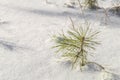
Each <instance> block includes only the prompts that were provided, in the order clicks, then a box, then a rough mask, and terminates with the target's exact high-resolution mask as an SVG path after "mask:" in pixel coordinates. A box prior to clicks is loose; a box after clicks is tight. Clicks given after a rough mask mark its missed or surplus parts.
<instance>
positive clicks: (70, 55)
mask: <svg viewBox="0 0 120 80" xmlns="http://www.w3.org/2000/svg"><path fill="white" fill-rule="evenodd" d="M98 34H99V31H95V30H93V29H92V28H91V27H90V24H85V25H82V24H81V25H79V26H77V27H75V25H74V24H73V23H72V28H70V29H69V30H67V32H66V33H64V32H62V33H60V34H58V35H54V36H53V41H54V42H55V46H53V48H57V51H56V52H57V53H62V55H61V57H64V58H66V59H68V60H70V61H71V63H72V67H73V68H76V67H78V66H79V67H80V68H81V67H83V66H85V65H86V64H88V63H89V61H88V59H87V56H88V55H91V54H90V53H89V52H90V50H95V49H96V48H95V47H96V45H99V44H100V43H99V42H98V41H97V36H98Z"/></svg>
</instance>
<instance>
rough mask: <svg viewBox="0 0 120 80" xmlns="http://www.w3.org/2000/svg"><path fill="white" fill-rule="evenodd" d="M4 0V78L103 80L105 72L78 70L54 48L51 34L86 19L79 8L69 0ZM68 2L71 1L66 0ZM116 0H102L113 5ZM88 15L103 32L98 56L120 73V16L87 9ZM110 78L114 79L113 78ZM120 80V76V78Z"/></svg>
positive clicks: (0, 77) (0, 27) (0, 72)
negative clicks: (61, 57)
mask: <svg viewBox="0 0 120 80" xmlns="http://www.w3.org/2000/svg"><path fill="white" fill-rule="evenodd" d="M48 1H49V2H51V3H52V4H46V3H45V0H0V80H102V79H101V78H100V77H101V76H100V75H101V72H94V71H85V72H81V71H76V70H72V69H71V68H70V65H69V64H67V63H65V62H64V63H61V62H58V61H57V59H58V58H57V56H56V54H55V52H54V51H55V50H53V49H51V46H52V45H53V43H52V42H51V37H50V36H51V35H52V34H56V33H57V32H61V30H62V29H63V30H64V31H65V30H67V29H68V28H69V27H70V20H69V17H71V18H72V19H73V20H74V22H76V23H78V22H84V18H83V16H82V15H81V14H80V9H78V8H67V7H64V5H63V4H64V3H65V0H48ZM66 2H67V0H66ZM113 2H115V0H99V3H100V4H101V5H100V4H99V5H100V6H102V7H110V6H112V5H111V4H112V3H113ZM84 13H85V18H86V19H87V20H88V21H89V22H91V24H92V25H93V28H95V29H98V30H100V31H101V33H100V35H99V40H100V41H101V45H99V46H97V49H96V51H95V52H94V57H92V58H91V60H92V61H95V62H97V63H99V64H102V65H103V66H105V67H106V68H107V69H109V70H110V71H111V72H113V73H116V74H118V75H120V42H119V41H120V17H119V16H116V15H112V14H109V18H110V20H109V21H108V24H107V25H106V24H104V22H105V21H104V19H105V14H104V11H103V10H98V11H90V10H85V11H84ZM109 80H110V79H109ZM118 80H120V79H118Z"/></svg>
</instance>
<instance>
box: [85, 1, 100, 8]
mask: <svg viewBox="0 0 120 80" xmlns="http://www.w3.org/2000/svg"><path fill="white" fill-rule="evenodd" d="M85 5H86V6H88V8H89V9H98V8H99V7H98V6H97V5H98V1H97V0H85Z"/></svg>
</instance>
